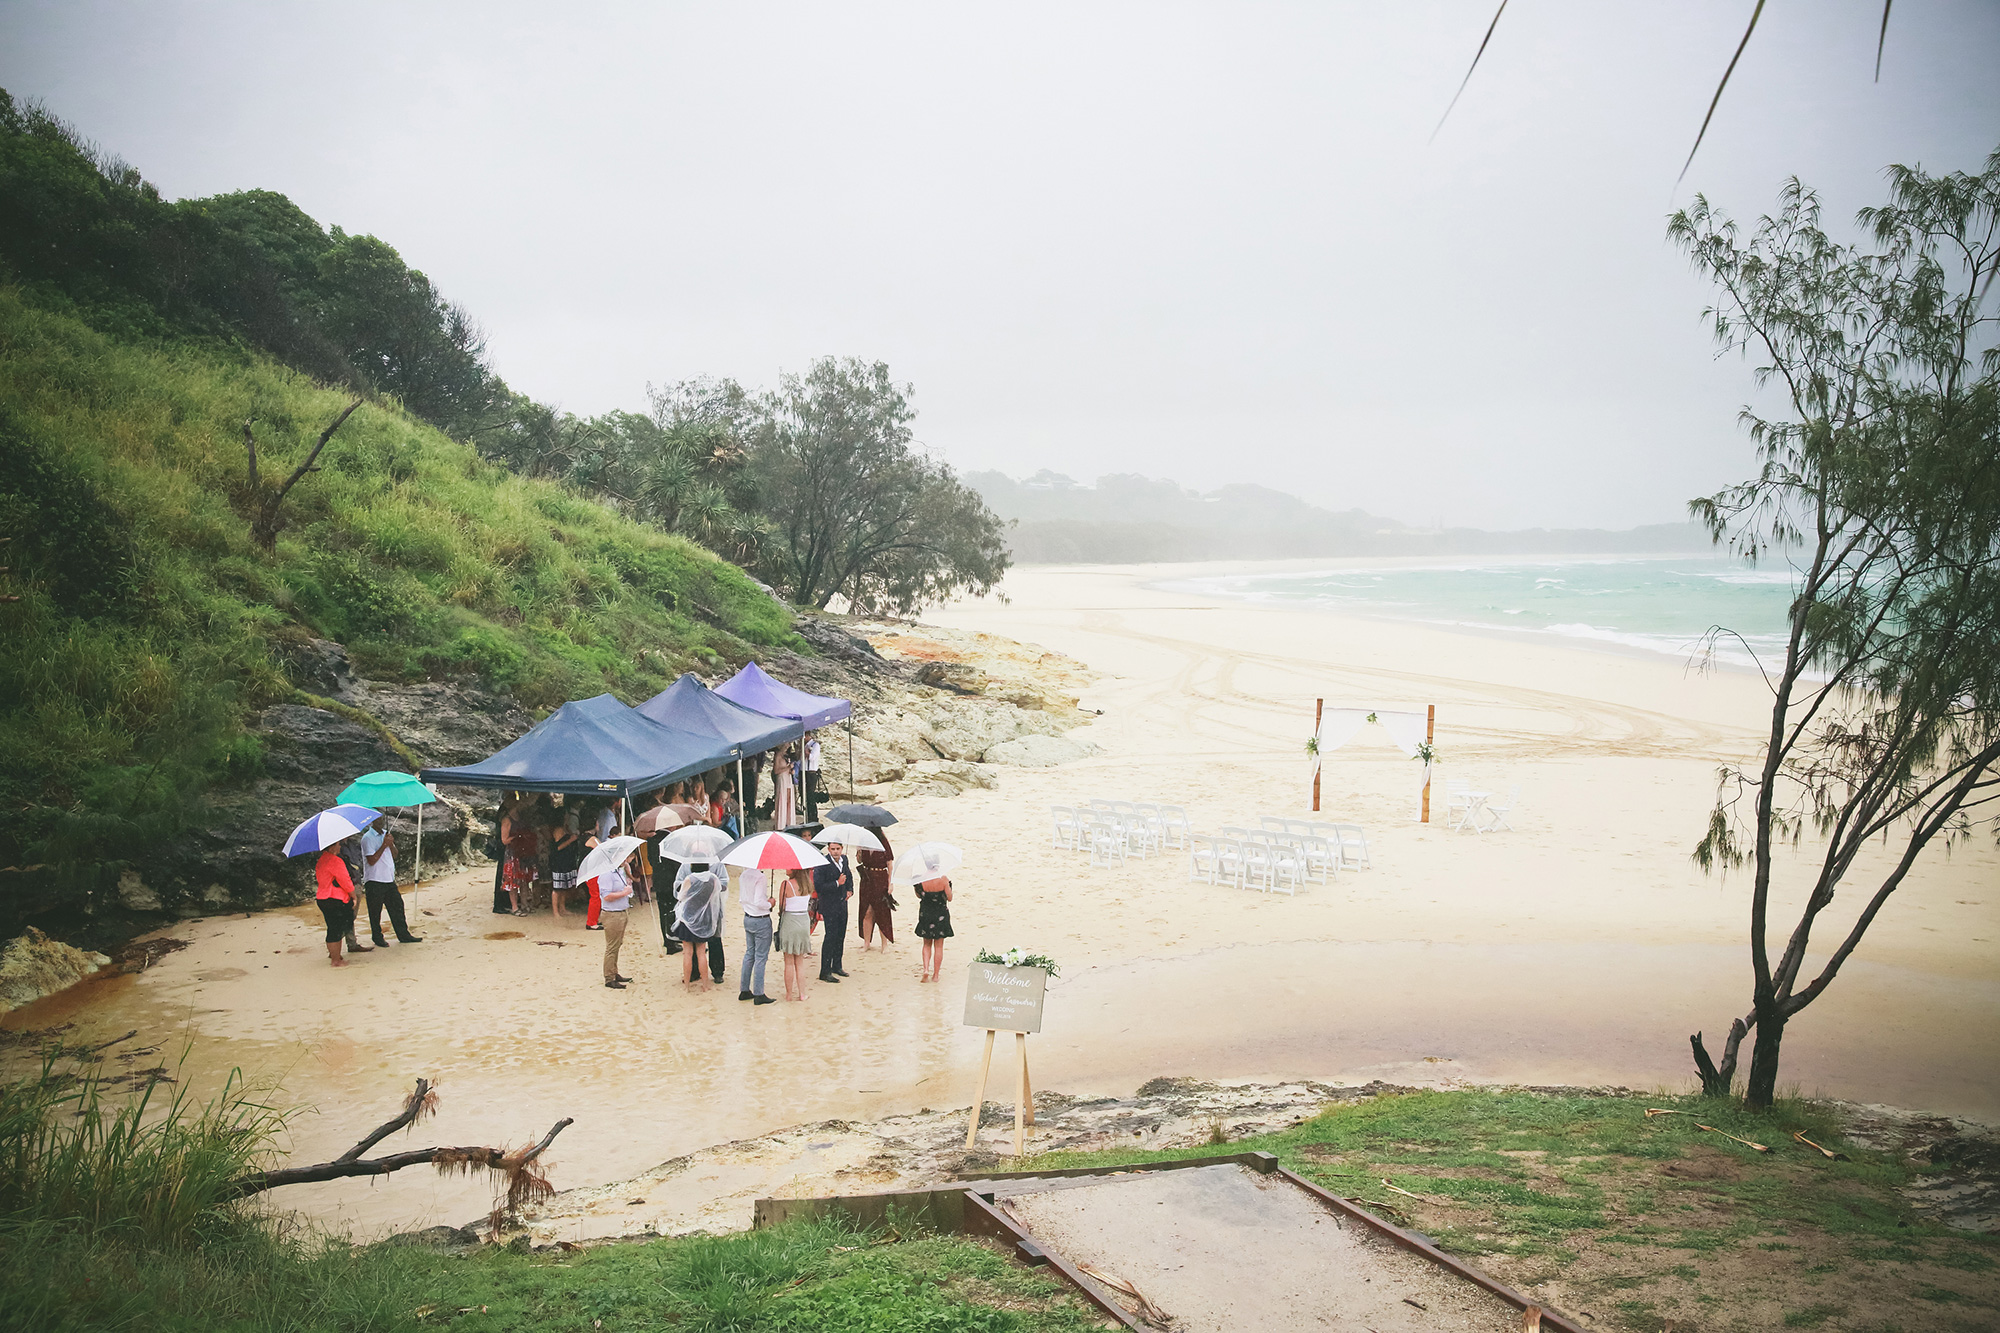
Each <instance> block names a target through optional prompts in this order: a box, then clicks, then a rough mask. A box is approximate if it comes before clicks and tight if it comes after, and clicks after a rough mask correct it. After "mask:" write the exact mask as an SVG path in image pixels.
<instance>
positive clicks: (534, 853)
mask: <svg viewBox="0 0 2000 1333" xmlns="http://www.w3.org/2000/svg"><path fill="white" fill-rule="evenodd" d="M714 777H715V783H714V785H713V786H712V787H711V786H710V785H709V782H708V780H707V777H706V776H704V777H697V778H694V779H691V780H689V781H687V782H676V783H674V784H673V785H672V786H670V787H665V788H662V789H660V790H658V791H653V792H648V793H646V794H645V795H644V796H642V797H640V798H639V801H640V804H639V810H638V812H637V813H640V814H643V813H644V812H645V811H646V810H649V809H651V808H652V807H654V806H657V805H674V806H682V807H689V808H691V809H692V810H693V811H694V812H695V813H696V814H698V815H699V816H700V818H701V820H702V822H704V823H707V824H710V825H712V826H714V827H716V828H719V829H722V830H724V831H725V832H727V833H728V834H729V835H730V836H731V837H736V836H739V835H738V830H739V828H740V827H741V824H742V807H741V805H740V803H739V802H738V801H737V799H736V792H735V787H734V784H733V783H731V782H730V781H729V780H728V779H727V778H726V777H724V776H722V775H721V774H719V773H718V774H715V775H714ZM618 830H619V817H618V802H617V801H616V800H594V799H590V798H585V797H578V796H571V797H565V798H563V799H562V804H561V805H560V806H558V805H557V804H556V799H555V798H553V797H550V796H548V795H545V794H541V795H535V794H525V793H524V794H513V795H509V796H507V797H506V798H505V799H503V800H502V801H501V803H500V815H499V822H498V824H497V826H496V828H495V838H494V841H495V853H496V854H495V857H494V861H495V865H494V870H493V910H494V912H496V913H501V914H511V915H514V916H526V915H527V914H528V913H529V912H530V911H533V910H535V909H536V908H537V907H539V906H540V905H541V901H542V898H541V895H542V894H543V893H544V892H546V893H547V895H548V897H547V901H548V904H549V910H550V911H552V912H553V913H554V914H555V915H556V916H558V917H561V916H564V915H566V913H565V912H564V908H565V906H567V905H569V903H570V900H571V899H572V897H573V896H574V895H575V893H576V891H577V890H578V888H582V889H584V890H585V891H586V892H587V893H588V894H589V906H588V908H587V910H586V913H585V922H584V929H586V930H601V929H603V921H602V915H603V910H604V905H603V902H602V897H601V891H600V887H599V885H598V883H597V881H596V879H595V878H592V879H590V880H586V881H584V882H583V883H582V884H581V885H579V883H578V881H577V873H576V872H577V867H578V866H579V865H581V864H582V862H583V859H584V857H586V856H588V855H589V854H590V850H591V848H593V847H596V846H597V845H599V844H600V843H602V842H604V841H606V840H607V839H609V838H613V837H616V836H617V834H618ZM655 844H657V839H655V840H654V843H653V844H649V846H648V847H647V848H646V849H644V851H645V853H646V854H644V855H642V856H641V857H640V859H639V862H638V864H637V866H636V867H635V874H634V876H633V881H632V890H633V894H634V896H635V898H636V899H637V901H639V902H641V903H645V902H650V901H652V897H653V879H654V870H655V863H654V859H653V857H652V855H651V852H652V851H653V849H654V845H655Z"/></svg>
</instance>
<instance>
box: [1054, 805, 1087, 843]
mask: <svg viewBox="0 0 2000 1333" xmlns="http://www.w3.org/2000/svg"><path fill="white" fill-rule="evenodd" d="M1049 818H1050V819H1052V820H1053V821H1055V845H1056V846H1058V847H1060V848H1062V849H1063V850H1064V851H1066V852H1073V851H1076V850H1078V849H1079V848H1080V847H1081V846H1082V845H1083V825H1082V823H1081V822H1080V821H1079V820H1078V819H1077V817H1076V810H1075V808H1074V807H1073V806H1067V805H1052V806H1050V807H1049Z"/></svg>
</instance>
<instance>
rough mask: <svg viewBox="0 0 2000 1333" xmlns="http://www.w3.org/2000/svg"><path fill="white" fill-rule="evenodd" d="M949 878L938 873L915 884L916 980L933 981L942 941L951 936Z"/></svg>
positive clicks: (939, 966) (940, 965)
mask: <svg viewBox="0 0 2000 1333" xmlns="http://www.w3.org/2000/svg"><path fill="white" fill-rule="evenodd" d="M950 902H951V881H950V880H948V879H946V878H945V877H944V876H942V875H940V876H938V877H937V878H936V879H933V880H926V881H925V882H924V883H922V884H919V885H917V938H918V939H920V940H922V941H923V942H924V958H923V963H924V972H923V975H922V976H921V977H919V978H917V979H918V980H919V981H936V980H937V979H938V972H939V971H940V970H941V969H942V968H943V967H944V942H945V941H946V940H948V939H950V938H951V907H950V906H949V904H950Z"/></svg>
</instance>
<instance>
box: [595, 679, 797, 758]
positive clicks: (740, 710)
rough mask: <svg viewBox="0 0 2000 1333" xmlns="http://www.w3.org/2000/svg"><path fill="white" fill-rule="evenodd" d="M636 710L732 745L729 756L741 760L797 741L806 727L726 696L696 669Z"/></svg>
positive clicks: (663, 721)
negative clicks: (713, 687)
mask: <svg viewBox="0 0 2000 1333" xmlns="http://www.w3.org/2000/svg"><path fill="white" fill-rule="evenodd" d="M634 711H635V712H637V713H640V714H642V715H643V716H645V717H649V718H651V719H652V720H653V721H655V722H658V723H661V724H663V725H665V726H669V727H673V728H675V729H676V730H679V731H686V732H692V733H694V734H695V735H698V736H710V737H713V738H714V739H716V740H717V741H719V742H721V743H722V744H725V745H727V746H729V747H730V749H729V752H728V755H727V757H728V758H730V759H741V758H742V757H743V756H745V755H752V754H762V753H763V752H764V751H766V750H769V749H773V748H775V747H777V746H779V745H783V744H784V743H785V742H786V741H791V740H797V739H798V738H799V737H800V736H802V735H804V734H805V728H804V727H802V726H800V725H799V723H798V722H797V721H795V720H793V719H791V718H781V717H772V716H771V715H770V714H768V713H760V712H758V711H757V710H756V709H754V708H745V707H744V706H743V705H742V704H739V703H736V702H734V701H732V700H730V699H726V698H724V697H723V696H722V695H720V694H717V693H716V692H715V691H714V690H711V689H710V688H708V686H706V685H704V684H702V683H701V681H700V680H699V679H697V678H696V677H695V675H694V673H693V672H689V673H687V674H686V675H683V676H682V677H681V678H680V679H679V680H677V681H675V682H674V683H673V684H671V685H669V686H667V688H665V689H664V690H661V691H660V692H659V693H658V694H656V695H654V696H653V697H652V698H650V699H648V700H646V702H644V703H642V704H640V705H639V706H638V707H637V708H636V709H634Z"/></svg>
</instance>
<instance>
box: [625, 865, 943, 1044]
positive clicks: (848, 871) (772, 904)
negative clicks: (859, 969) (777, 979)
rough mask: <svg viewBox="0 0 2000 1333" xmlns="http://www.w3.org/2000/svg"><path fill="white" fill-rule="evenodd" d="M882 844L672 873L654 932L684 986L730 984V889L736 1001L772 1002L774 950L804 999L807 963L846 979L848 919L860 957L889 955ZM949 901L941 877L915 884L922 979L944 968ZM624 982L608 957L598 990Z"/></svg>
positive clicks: (792, 989) (826, 977)
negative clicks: (780, 862) (736, 938)
mask: <svg viewBox="0 0 2000 1333" xmlns="http://www.w3.org/2000/svg"><path fill="white" fill-rule="evenodd" d="M878 836H879V837H880V838H881V841H882V848H881V850H877V849H875V848H856V849H854V850H853V854H852V855H851V856H850V854H849V849H848V848H846V847H844V846H842V845H841V844H840V843H837V842H833V843H827V844H826V845H825V846H824V847H823V848H822V849H821V850H822V851H823V852H824V853H825V855H826V858H827V859H826V864H825V865H821V866H815V867H813V868H812V869H811V870H757V869H736V868H732V867H728V866H724V865H721V864H719V863H710V862H701V861H695V862H690V863H689V864H687V865H685V866H680V867H677V868H676V869H675V871H674V873H673V876H672V879H671V892H670V893H665V894H661V895H659V902H660V926H661V935H662V938H663V939H664V941H665V943H666V947H667V952H668V953H669V954H675V953H678V954H679V955H680V956H681V982H682V984H684V985H687V986H691V987H695V988H704V987H705V988H707V989H711V990H713V989H719V988H721V987H723V986H725V985H726V984H727V976H728V969H727V963H726V960H725V958H724V953H723V945H722V931H723V921H724V917H725V915H726V911H727V898H728V894H729V888H730V885H731V883H732V881H733V882H734V884H735V889H736V901H737V907H738V909H739V910H740V911H741V913H742V916H743V960H742V969H741V971H740V973H739V976H738V982H737V988H736V998H737V999H738V1000H741V1001H745V1002H747V1003H750V1004H753V1005H760V1004H775V1003H776V1002H777V1001H776V997H774V996H771V995H769V994H768V993H767V992H766V986H765V976H766V969H767V964H768V962H769V959H770V955H771V952H772V950H773V949H774V948H775V949H776V951H777V952H778V954H779V955H780V956H781V957H782V958H783V959H784V962H783V980H784V988H785V998H786V999H787V1000H797V1001H803V1000H804V999H805V998H806V978H807V975H808V974H807V969H808V967H809V966H810V964H809V963H808V962H807V960H808V959H809V958H812V957H814V956H817V957H818V959H819V980H820V981H822V982H826V983H828V984H832V985H837V984H839V983H840V981H841V980H842V979H843V978H845V977H846V976H847V975H848V971H847V965H846V964H847V931H848V927H849V924H850V921H851V922H852V924H853V927H854V932H855V935H856V936H857V937H858V938H859V939H860V941H861V945H862V948H863V949H866V950H873V949H876V948H880V949H882V950H883V951H885V952H886V951H887V950H888V948H889V946H890V945H891V944H893V943H894V942H895V939H896V923H895V913H896V909H897V902H896V899H895V895H894V894H893V893H892V892H891V887H892V886H891V885H890V883H889V866H890V863H891V860H892V855H893V854H892V852H891V850H890V847H889V839H888V837H887V835H886V834H883V833H881V832H880V831H879V830H878ZM634 855H635V857H636V855H637V854H636V853H635V854H634ZM664 864H665V865H669V866H671V865H673V864H674V863H673V862H671V861H667V862H665V863H664ZM951 894H952V887H951V883H950V881H949V880H946V879H944V878H942V877H940V878H938V879H936V880H934V881H932V882H930V883H928V884H922V885H918V886H917V895H918V899H919V905H918V912H917V928H916V933H917V935H918V936H919V937H920V938H921V939H922V940H923V941H924V972H923V976H922V978H921V979H922V980H924V981H935V980H937V972H938V969H940V968H941V967H942V966H943V964H944V941H945V940H946V939H948V938H949V937H950V936H951V933H952V929H951V910H950V908H949V906H948V905H947V904H948V903H949V902H950V899H951ZM815 935H817V936H818V937H819V947H818V948H815V947H814V937H815ZM878 936H879V937H880V941H881V942H880V944H879V945H878V944H877V942H876V941H877V937H878ZM629 980H630V978H627V977H623V976H620V975H618V972H617V966H616V959H615V957H613V956H611V955H609V954H607V958H606V963H605V981H604V984H605V985H607V986H610V987H612V988H614V989H623V988H624V985H625V983H627V982H629Z"/></svg>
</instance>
